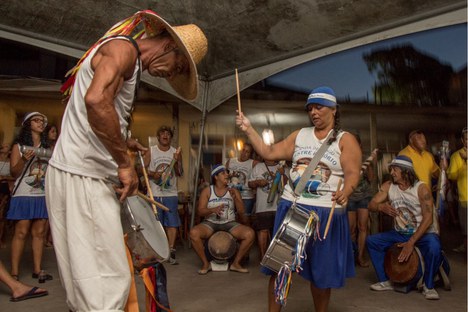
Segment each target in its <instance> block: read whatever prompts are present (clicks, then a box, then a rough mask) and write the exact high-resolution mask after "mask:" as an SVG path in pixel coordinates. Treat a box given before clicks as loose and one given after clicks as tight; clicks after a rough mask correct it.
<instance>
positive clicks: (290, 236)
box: [261, 205, 318, 272]
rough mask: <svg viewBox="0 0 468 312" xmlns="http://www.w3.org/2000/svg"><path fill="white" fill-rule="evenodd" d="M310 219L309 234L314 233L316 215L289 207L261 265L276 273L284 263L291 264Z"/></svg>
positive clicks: (295, 207)
mask: <svg viewBox="0 0 468 312" xmlns="http://www.w3.org/2000/svg"><path fill="white" fill-rule="evenodd" d="M310 217H313V218H314V220H313V222H312V225H311V227H310V231H309V233H314V232H315V228H316V227H317V221H318V216H317V214H316V213H315V212H313V211H310V212H308V211H305V210H303V209H301V208H299V207H297V206H295V205H293V206H291V208H290V209H289V211H288V213H287V214H286V216H285V217H284V220H283V223H282V224H281V226H280V228H279V229H278V231H277V232H276V234H275V236H274V237H273V239H272V240H271V243H270V246H269V247H268V249H267V251H266V253H265V256H264V257H263V259H262V262H261V265H263V266H265V267H268V268H269V269H271V270H273V271H275V272H278V271H279V270H280V268H281V267H282V266H283V265H284V263H286V262H287V263H289V264H291V263H293V260H294V257H295V256H296V245H297V242H298V240H299V238H300V237H301V236H302V235H303V234H304V233H305V232H306V231H307V228H308V223H309V218H310Z"/></svg>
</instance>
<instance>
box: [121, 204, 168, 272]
mask: <svg viewBox="0 0 468 312" xmlns="http://www.w3.org/2000/svg"><path fill="white" fill-rule="evenodd" d="M121 220H122V227H123V231H124V233H125V234H127V246H128V248H129V249H130V252H131V254H132V260H133V266H134V267H135V269H137V270H138V271H139V270H141V269H143V268H146V267H149V266H151V265H153V264H155V263H157V262H163V261H166V260H167V259H168V258H169V256H170V250H169V243H168V241H167V237H166V232H165V231H164V228H163V226H162V224H161V222H159V220H158V219H157V217H156V216H155V215H154V212H153V209H152V207H151V205H150V204H149V203H148V202H147V201H145V200H144V199H142V198H141V197H139V196H130V197H127V199H126V200H125V202H124V203H123V204H122V211H121Z"/></svg>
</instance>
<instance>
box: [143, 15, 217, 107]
mask: <svg viewBox="0 0 468 312" xmlns="http://www.w3.org/2000/svg"><path fill="white" fill-rule="evenodd" d="M136 14H141V15H142V20H143V22H144V24H145V33H146V36H147V37H153V36H156V35H158V34H160V33H161V32H162V31H163V30H164V29H166V30H167V31H168V32H169V34H170V35H171V37H172V38H173V39H174V41H175V43H176V44H177V47H178V48H179V49H180V50H181V51H183V53H184V54H185V56H186V57H187V60H188V61H189V65H190V68H189V72H187V73H184V74H180V75H176V76H174V77H172V78H171V79H167V82H168V83H169V84H170V85H171V87H172V88H173V89H174V90H175V91H176V92H177V93H178V94H179V95H181V96H182V97H183V98H185V99H187V100H194V99H195V98H196V97H197V94H198V75H197V66H196V64H198V63H200V61H201V60H202V59H203V57H204V56H205V54H206V52H207V51H208V40H207V39H206V37H205V34H204V33H203V31H202V30H201V29H200V28H199V27H198V26H197V25H194V24H188V25H181V26H171V25H170V24H169V23H168V22H166V21H165V20H164V19H163V18H162V17H160V16H159V15H157V14H156V13H155V12H153V11H151V10H145V11H140V12H137V13H136Z"/></svg>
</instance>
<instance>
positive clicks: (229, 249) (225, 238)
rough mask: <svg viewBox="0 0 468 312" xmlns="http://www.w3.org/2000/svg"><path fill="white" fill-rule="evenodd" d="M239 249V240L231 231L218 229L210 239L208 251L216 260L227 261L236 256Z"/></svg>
mask: <svg viewBox="0 0 468 312" xmlns="http://www.w3.org/2000/svg"><path fill="white" fill-rule="evenodd" d="M236 250H237V241H236V239H235V238H234V236H232V235H231V234H230V233H228V232H225V231H218V232H216V233H214V234H213V235H211V237H210V239H209V240H208V251H209V252H210V255H211V256H212V257H213V258H215V259H216V260H222V261H226V260H229V259H230V258H231V257H233V256H234V254H235V253H236Z"/></svg>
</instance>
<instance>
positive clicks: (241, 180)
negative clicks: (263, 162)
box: [228, 158, 254, 199]
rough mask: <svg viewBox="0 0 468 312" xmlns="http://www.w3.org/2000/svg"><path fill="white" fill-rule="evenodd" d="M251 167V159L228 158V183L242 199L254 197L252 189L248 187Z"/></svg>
mask: <svg viewBox="0 0 468 312" xmlns="http://www.w3.org/2000/svg"><path fill="white" fill-rule="evenodd" d="M252 167H253V159H248V160H246V161H238V160H237V158H231V159H230V160H229V168H228V169H229V172H230V174H229V176H230V178H229V185H230V186H231V187H233V188H235V189H237V190H238V191H239V192H240V193H241V197H242V199H252V198H254V193H253V190H252V189H251V188H250V187H249V178H250V174H251V173H252Z"/></svg>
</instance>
